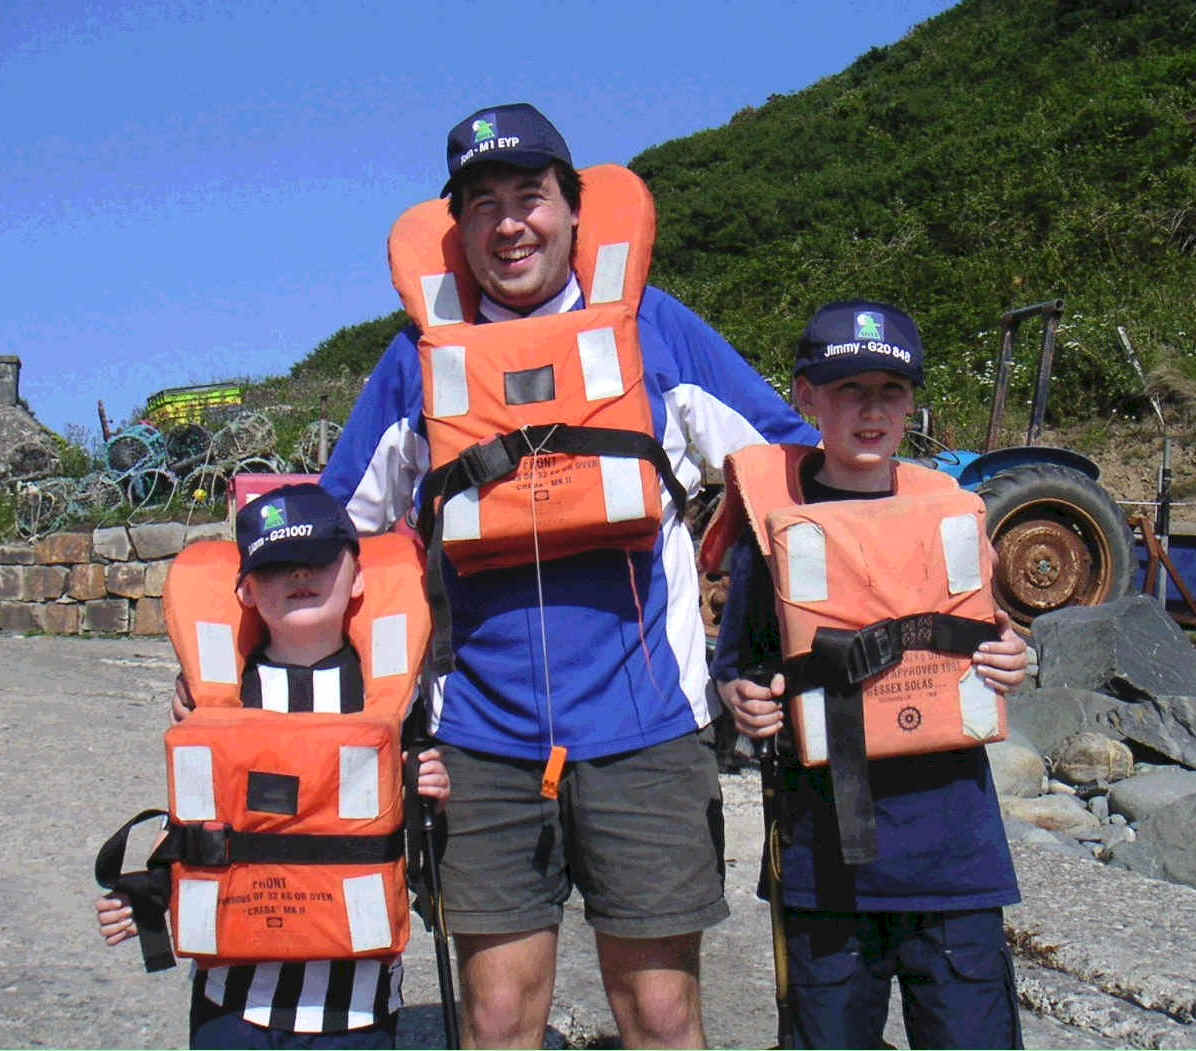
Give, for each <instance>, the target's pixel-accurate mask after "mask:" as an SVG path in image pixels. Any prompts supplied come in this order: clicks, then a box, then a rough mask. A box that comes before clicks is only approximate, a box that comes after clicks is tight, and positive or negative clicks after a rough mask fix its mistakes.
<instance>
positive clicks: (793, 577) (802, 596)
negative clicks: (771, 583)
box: [784, 522, 829, 602]
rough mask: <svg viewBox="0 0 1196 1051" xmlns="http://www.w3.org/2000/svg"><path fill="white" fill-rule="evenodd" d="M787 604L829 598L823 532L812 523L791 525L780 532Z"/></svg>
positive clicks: (824, 536) (818, 526) (821, 600)
mask: <svg viewBox="0 0 1196 1051" xmlns="http://www.w3.org/2000/svg"><path fill="white" fill-rule="evenodd" d="M784 542H785V546H786V547H787V549H788V554H789V558H788V562H787V568H788V580H789V588H788V594H787V595H786V596H785V597H786V598H787V599H788V600H789V601H790V602H825V601H826V600H827V597H828V595H829V590H828V588H829V585H828V582H827V571H826V533H825V532H824V531H823V529H822V527H821V526H820V525H818V524H817V523H815V522H795V523H794V524H793V525H791V526H789V527H788V528H787V529H786V530H785V533H784Z"/></svg>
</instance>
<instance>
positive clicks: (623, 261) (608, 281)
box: [590, 241, 631, 303]
mask: <svg viewBox="0 0 1196 1051" xmlns="http://www.w3.org/2000/svg"><path fill="white" fill-rule="evenodd" d="M630 252H631V244H630V243H629V242H627V241H620V242H619V243H618V244H610V245H600V246H599V248H598V258H597V259H595V260H594V284H593V287H592V288H591V289H590V302H591V303H617V302H618V301H619V300H620V299H622V298H623V282H624V279H625V278H626V276H627V256H628V255H629V253H630Z"/></svg>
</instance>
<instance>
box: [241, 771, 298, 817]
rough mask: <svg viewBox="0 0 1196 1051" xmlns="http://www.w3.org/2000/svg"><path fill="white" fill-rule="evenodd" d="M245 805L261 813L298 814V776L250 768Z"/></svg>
mask: <svg viewBox="0 0 1196 1051" xmlns="http://www.w3.org/2000/svg"><path fill="white" fill-rule="evenodd" d="M245 807H246V809H248V810H256V811H258V812H259V813H263V814H291V815H295V814H298V813H299V778H297V777H295V776H294V775H293V774H270V773H264V772H263V771H261V770H250V771H249V788H248V790H247V791H246V793H245Z"/></svg>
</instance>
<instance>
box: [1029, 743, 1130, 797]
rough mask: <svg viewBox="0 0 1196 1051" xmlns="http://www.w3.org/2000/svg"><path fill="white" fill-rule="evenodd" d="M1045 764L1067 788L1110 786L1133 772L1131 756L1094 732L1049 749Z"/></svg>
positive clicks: (1119, 744)
mask: <svg viewBox="0 0 1196 1051" xmlns="http://www.w3.org/2000/svg"><path fill="white" fill-rule="evenodd" d="M1047 762H1048V764H1049V766H1050V769H1051V774H1052V775H1053V776H1054V777H1057V778H1059V779H1060V780H1061V781H1065V782H1067V784H1070V785H1083V784H1088V783H1089V782H1092V781H1104V782H1108V783H1109V784H1112V783H1113V782H1114V781H1121V780H1123V779H1124V778H1127V777H1129V776H1130V775H1131V774H1132V773H1133V772H1134V753H1133V752H1131V751H1130V750H1129V748H1128V747H1127V746H1126V745H1124V744H1122V743H1121V742H1120V741H1114V740H1111V739H1110V738H1108V737H1106V736H1105V735H1104V734H1102V733H1099V732H1098V731H1096V730H1084V731H1083V732H1081V733H1078V734H1072V736H1071V737H1068V738H1065V739H1064V740H1063V741H1061V742H1060V743H1059V744H1057V745H1056V746H1055V747H1054V748H1053V749H1052V750H1051V754H1050V756H1049V757H1048V759H1047Z"/></svg>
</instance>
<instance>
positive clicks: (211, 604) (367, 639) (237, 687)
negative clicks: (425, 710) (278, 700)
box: [163, 533, 432, 718]
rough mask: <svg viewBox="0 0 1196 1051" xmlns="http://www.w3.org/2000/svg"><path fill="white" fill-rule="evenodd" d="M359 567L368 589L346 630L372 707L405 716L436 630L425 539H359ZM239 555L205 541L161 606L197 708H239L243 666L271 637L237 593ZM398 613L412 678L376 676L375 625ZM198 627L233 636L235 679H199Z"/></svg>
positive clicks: (188, 553) (178, 565)
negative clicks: (217, 627)
mask: <svg viewBox="0 0 1196 1051" xmlns="http://www.w3.org/2000/svg"><path fill="white" fill-rule="evenodd" d="M360 563H361V569H362V573H363V574H364V577H365V588H364V592H363V594H362V596H361V597H360V598H357V599H354V600H353V601H352V602H351V603H350V604H349V609H348V611H347V613H346V617H345V633H346V634H347V635H348V637H349V641H350V642H351V643H352V645H353V648H354V649H355V650H356V651H357V656H358V657H359V658H360V659H361V673H362V677H363V679H364V682H365V703H366V706H367V707H374V706H376V705H386V706H389V707H390V708H392V709H393V710H394V711H395V713H396V714H397V715H398V716H399V717H400V718H401V717H402V716H403V715H405V714H406V711H407V707H408V705H409V704H410V701H411V696H412V694H413V692H414V690H415V686H416V684H417V682H418V677H419V670H420V665H421V664H422V663H423V659H424V655H425V653H426V652H427V646H428V640H429V639H430V638H431V632H432V615H431V610H430V609H429V607H428V602H427V598H426V596H425V587H424V556H423V547H422V545H421V544H420V542H419V540H418V539H417V538H416V537H414V536H412V535H410V534H404V533H384V534H382V535H380V536H367V537H363V538H362V540H361V554H360ZM239 566H240V555H239V553H238V551H237V545H236V544H235V543H233V541H231V540H200V541H197V542H196V543H193V544H189V545H188V546H187V547H185V548H183V550H182V551H180V552H179V554H178V555H177V556H176V557H175V560H174V562H172V563H171V566H170V570H169V571H168V573H167V576H166V587H165V589H164V592H163V607H164V610H165V616H166V629H167V632H168V633H169V635H170V641H171V643H172V644H173V645H174V650H175V654H176V655H177V656H178V659H179V664H180V665H181V666H182V670H183V677H184V678H185V679H186V680H187V685H188V686H189V687H190V689H191V694H192V696H193V697H194V698H195V703H196V705H197V706H198V707H201V708H202V707H208V706H213V705H215V706H223V707H236V708H239V707H240V704H241V675H242V673H243V671H244V669H245V661H246V659H247V658H248V657H249V655H250V654H252V653H253V651H254V650H256V649H257V648H258V647H259V646H260V645H261V642H262V640H263V638H264V635H265V632H264V629H263V627H262V622H261V618H260V617H259V616H258V614H257V611H256V610H253V609H249V608H246V607H245V606H243V605H241V601H240V599H238V598H237V595H236V590H235V588H236V582H237V571H238V567H239ZM395 613H404V614H406V616H407V639H408V654H407V661H406V664H407V673H406V674H405V675H388V676H384V677H382V678H377V677H375V675H374V646H373V630H374V621H375V620H376V619H377V618H378V617H383V616H388V615H391V614H395ZM199 622H206V623H213V624H227V625H229V626H230V628H231V631H232V638H233V642H234V649H235V652H234V659H235V669H236V674H235V678H236V682H234V683H217V682H209V681H205V680H204V679H203V677H202V676H201V674H200V652H199V641H198V633H197V624H198V623H199Z"/></svg>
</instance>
